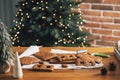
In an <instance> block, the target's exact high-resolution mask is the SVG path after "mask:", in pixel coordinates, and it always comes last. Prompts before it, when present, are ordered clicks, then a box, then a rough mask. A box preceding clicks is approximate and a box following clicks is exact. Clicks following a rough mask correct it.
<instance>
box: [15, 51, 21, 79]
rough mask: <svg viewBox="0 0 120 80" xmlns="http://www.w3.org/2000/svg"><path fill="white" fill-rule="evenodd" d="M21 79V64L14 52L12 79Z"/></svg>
mask: <svg viewBox="0 0 120 80" xmlns="http://www.w3.org/2000/svg"><path fill="white" fill-rule="evenodd" d="M22 77H23V72H22V68H21V63H20V59H19V56H18V52H16V56H15V60H14V66H13V78H22Z"/></svg>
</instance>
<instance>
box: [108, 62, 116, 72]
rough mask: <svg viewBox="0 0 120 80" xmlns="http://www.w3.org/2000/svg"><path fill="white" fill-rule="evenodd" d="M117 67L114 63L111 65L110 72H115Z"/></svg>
mask: <svg viewBox="0 0 120 80" xmlns="http://www.w3.org/2000/svg"><path fill="white" fill-rule="evenodd" d="M116 67H117V65H116V64H115V63H114V62H110V63H109V71H115V70H116Z"/></svg>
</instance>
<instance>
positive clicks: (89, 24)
mask: <svg viewBox="0 0 120 80" xmlns="http://www.w3.org/2000/svg"><path fill="white" fill-rule="evenodd" d="M85 26H86V27H95V28H96V27H97V28H99V27H100V24H99V23H93V22H86V23H85Z"/></svg>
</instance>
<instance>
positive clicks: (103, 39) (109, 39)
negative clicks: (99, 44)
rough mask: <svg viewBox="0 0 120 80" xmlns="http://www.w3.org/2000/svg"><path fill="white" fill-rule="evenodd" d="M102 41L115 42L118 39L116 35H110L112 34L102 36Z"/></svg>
mask: <svg viewBox="0 0 120 80" xmlns="http://www.w3.org/2000/svg"><path fill="white" fill-rule="evenodd" d="M101 39H102V41H111V42H117V41H118V40H120V38H118V37H112V36H102V37H101Z"/></svg>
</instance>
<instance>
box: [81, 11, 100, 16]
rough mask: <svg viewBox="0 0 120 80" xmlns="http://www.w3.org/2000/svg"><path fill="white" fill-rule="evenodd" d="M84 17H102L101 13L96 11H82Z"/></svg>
mask: <svg viewBox="0 0 120 80" xmlns="http://www.w3.org/2000/svg"><path fill="white" fill-rule="evenodd" d="M82 12H83V15H89V16H100V15H101V11H95V10H82Z"/></svg>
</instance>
